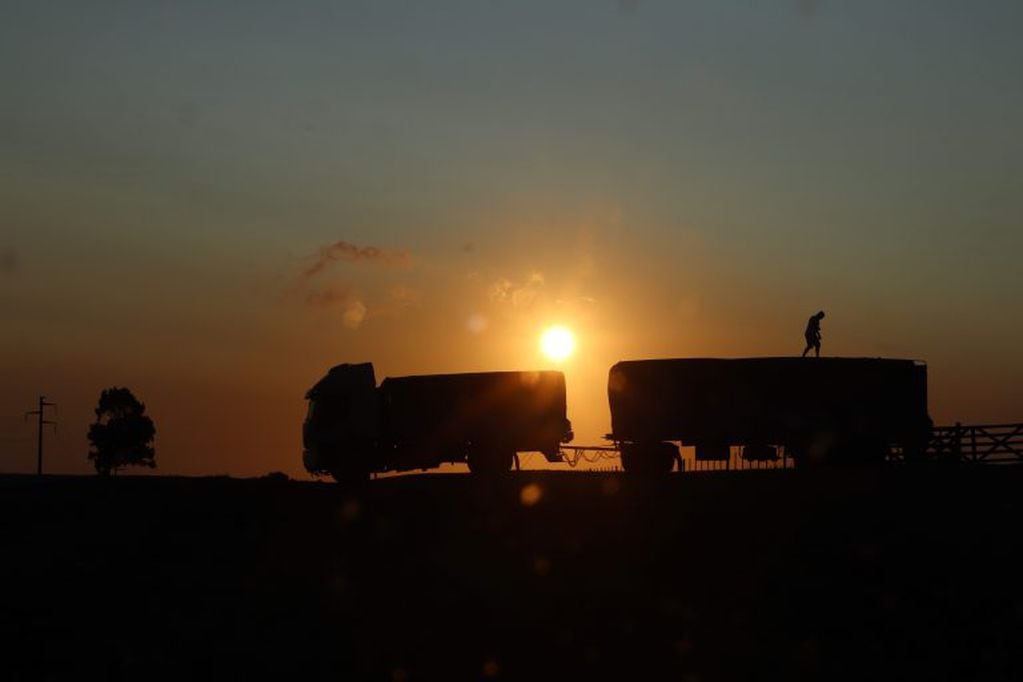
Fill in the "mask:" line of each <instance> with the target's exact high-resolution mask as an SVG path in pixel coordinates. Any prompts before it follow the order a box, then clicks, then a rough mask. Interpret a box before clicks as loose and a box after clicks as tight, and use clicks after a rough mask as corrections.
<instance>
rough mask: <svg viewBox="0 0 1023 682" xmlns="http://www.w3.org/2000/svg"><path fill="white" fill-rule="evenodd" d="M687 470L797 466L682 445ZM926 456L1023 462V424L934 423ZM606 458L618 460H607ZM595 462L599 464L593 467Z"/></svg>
mask: <svg viewBox="0 0 1023 682" xmlns="http://www.w3.org/2000/svg"><path fill="white" fill-rule="evenodd" d="M562 454H563V455H564V456H565V461H566V462H568V464H569V465H570V466H572V467H576V466H578V465H580V464H583V463H585V464H588V465H591V466H588V467H587V468H590V469H603V468H613V469H615V470H617V469H618V468H619V466H620V463H619V462H618V458H619V454H620V453H619V452H618V449H617V448H616V447H612V446H596V445H590V446H569V447H564V448H562ZM680 459H681V461H682V467H681V470H682V471H684V472H692V473H698V472H703V471H749V470H757V469H790V468H792V467H793V466H794V462H793V460H792V458H791V457H788V456H787V455H786V453H785V449H784V448H778V456H777V458H775V459H767V460H756V459H754V460H748V459H745V458H744V457H742V448H741V447H732V448H731V449H730V451H729V454H728V458H727V459H720V460H699V459H696V456H695V454H694V453H693V451H692V448H683V449H682V453H681V457H680ZM890 459H891V460H893V461H898V460H902V459H903V457H902V453H901V452H899V451H897V450H896V451H893V452H892V454H891V457H890ZM925 459H927V460H932V461H959V462H967V463H974V464H1012V463H1016V464H1019V463H1023V424H979V425H977V424H975V425H963V424H958V423H957V424H954V425H952V426H935V427H934V428H933V429H931V439H930V442H929V443H928V445H927V451H926V453H925ZM604 460H615V462H614V463H613V464H612V463H611V462H605V461H604ZM592 465H596V466H592Z"/></svg>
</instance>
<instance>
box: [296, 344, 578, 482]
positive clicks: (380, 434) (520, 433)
mask: <svg viewBox="0 0 1023 682" xmlns="http://www.w3.org/2000/svg"><path fill="white" fill-rule="evenodd" d="M306 398H307V400H308V401H309V410H308V414H307V416H306V420H305V423H304V426H303V445H304V453H303V463H304V464H305V468H306V469H307V470H308V471H309V472H311V473H314V474H328V475H331V476H333V477H334V478H335V479H337V480H346V479H360V478H365V477H366V476H367V475H369V474H371V473H383V472H388V471H408V470H413V469H422V470H426V469H431V468H434V467H437V466H440V465H441V464H443V463H446V462H465V463H467V464H468V465H469V468H470V470H471V471H473V472H474V473H482V474H487V473H496V472H499V471H507V470H508V469H510V468H511V467H512V465H513V463H514V462H515V461H516V459H517V455H518V453H520V452H540V453H542V454H543V456H544V457H545V458H546V459H547V461H549V462H560V461H562V455H561V451H560V446H561V444H562V443H567V442H569V441H571V440H572V428H571V424H570V422H569V420H568V418H567V416H566V412H567V408H566V398H565V378H564V375H563V374H562V373H561V372H551V371H543V372H479V373H468V374H434V375H426V376H408V377H397V378H387V379H384V380H383V382H381V384H380V385H379V386H377V385H376V377H375V373H374V370H373V365H372V364H371V363H362V364H343V365H338V366H336V367H334V368H332V369H331V370H330V372H328V374H327V375H326V376H325V377H323V378H322V379H321V380H320V381H318V382H317V383H316V385H315V386H313V387H312V388H311V389H310V390H309V391H308V392H307V394H306Z"/></svg>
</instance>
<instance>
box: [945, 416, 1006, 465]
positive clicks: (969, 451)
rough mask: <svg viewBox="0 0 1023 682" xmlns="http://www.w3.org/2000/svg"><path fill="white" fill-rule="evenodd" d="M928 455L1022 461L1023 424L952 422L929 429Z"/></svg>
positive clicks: (992, 461)
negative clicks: (964, 423) (948, 424)
mask: <svg viewBox="0 0 1023 682" xmlns="http://www.w3.org/2000/svg"><path fill="white" fill-rule="evenodd" d="M927 454H928V455H929V457H930V458H932V459H944V460H952V461H964V462H972V463H976V464H1010V463H1011V464H1019V463H1021V462H1023V424H980V425H969V426H965V425H963V424H958V423H957V424H955V425H953V426H936V427H934V428H933V429H932V430H931V442H930V444H929V445H928V446H927Z"/></svg>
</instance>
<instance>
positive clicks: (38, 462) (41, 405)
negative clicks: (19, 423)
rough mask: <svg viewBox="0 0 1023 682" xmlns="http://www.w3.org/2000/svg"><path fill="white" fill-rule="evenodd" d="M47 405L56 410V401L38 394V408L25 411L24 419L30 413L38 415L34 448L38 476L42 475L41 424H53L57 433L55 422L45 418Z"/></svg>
mask: <svg viewBox="0 0 1023 682" xmlns="http://www.w3.org/2000/svg"><path fill="white" fill-rule="evenodd" d="M47 407H52V408H53V410H54V412H56V411H57V403H51V402H47V400H46V396H43V395H41V396H39V409H38V410H32V411H31V412H26V413H25V419H26V420H27V419H28V418H29V416H31V415H36V416H38V417H39V441H38V444H37V450H36V474H38V475H39V476H42V475H43V425H44V424H53V432H54V433H57V422H55V421H50V420H49V419H45V416H46V414H45V413H46V408H47Z"/></svg>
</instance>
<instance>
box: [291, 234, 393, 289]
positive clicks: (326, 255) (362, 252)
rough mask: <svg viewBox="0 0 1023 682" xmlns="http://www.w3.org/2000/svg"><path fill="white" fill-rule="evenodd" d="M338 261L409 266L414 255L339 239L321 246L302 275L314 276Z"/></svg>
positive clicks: (386, 265) (306, 276)
mask: <svg viewBox="0 0 1023 682" xmlns="http://www.w3.org/2000/svg"><path fill="white" fill-rule="evenodd" d="M337 261H344V262H347V263H366V264H373V265H383V266H385V267H394V268H408V267H411V265H412V255H411V254H410V253H409V252H408V251H405V250H388V249H381V248H379V247H376V246H358V245H356V244H352V243H351V242H346V241H343V240H338V241H336V242H333V243H331V244H327V245H325V246H321V247H320V250H319V252H318V253H317V254H316V256H315V258H314V260H313V262H312V263H311V264H310V265H309V266H308V267H307V268H306V269H305V270H303V271H302V275H303V276H304V277H305V278H307V279H308V278H309V277H314V276H316V275H318V274H320V273H321V272H323V271H324V270H326V269H327V268H329V267H330V266H331V265H333V264H334V263H336V262H337Z"/></svg>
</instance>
